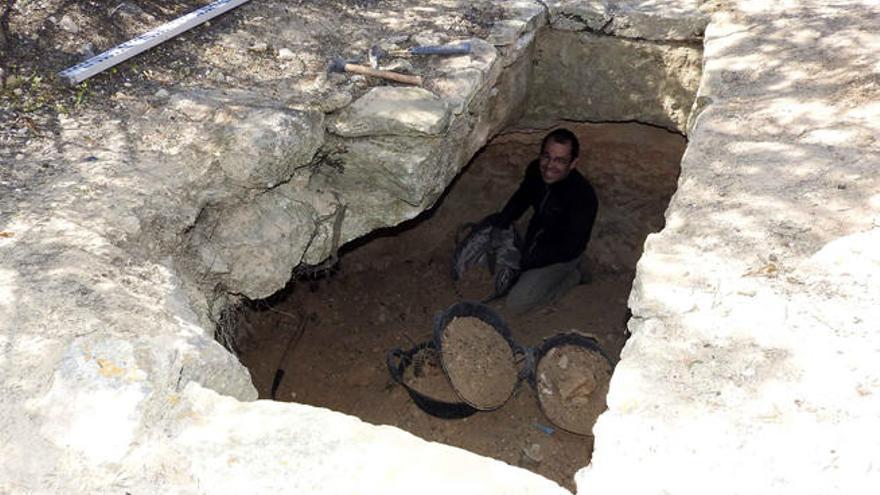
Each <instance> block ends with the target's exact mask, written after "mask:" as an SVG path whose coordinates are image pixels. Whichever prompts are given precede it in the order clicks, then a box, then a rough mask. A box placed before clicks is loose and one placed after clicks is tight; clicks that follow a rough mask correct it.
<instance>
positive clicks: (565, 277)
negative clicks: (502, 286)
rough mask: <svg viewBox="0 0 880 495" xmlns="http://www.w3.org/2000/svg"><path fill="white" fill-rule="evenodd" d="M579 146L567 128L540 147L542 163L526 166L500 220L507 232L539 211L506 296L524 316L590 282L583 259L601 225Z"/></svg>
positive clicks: (497, 222) (512, 307) (496, 222)
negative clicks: (529, 211) (596, 227)
mask: <svg viewBox="0 0 880 495" xmlns="http://www.w3.org/2000/svg"><path fill="white" fill-rule="evenodd" d="M579 154H580V144H579V143H578V139H577V136H575V135H574V133H573V132H571V131H569V130H568V129H556V130H554V131H552V132H550V133H549V134H547V136H545V137H544V140H543V141H542V142H541V153H540V155H538V158H537V159H536V160H534V161H532V162H531V163H530V164H529V165H528V167H526V172H525V177H524V178H523V180H522V182H521V183H520V185H519V188H518V189H517V190H516V192H515V193H513V196H512V197H511V198H510V200H509V201H508V202H507V204H506V205H505V206H504V209H503V210H501V212H500V213H499V214H497V215H496V216H495V219H494V220H493V224H494V226H496V227H499V228H506V227H508V226H510V224H511V223H513V222H515V221H516V220H517V219H519V218H520V217H521V216H522V214H523V213H524V212H525V211H526V210H527V209H528V208H529V207H530V206H531V207H532V208H533V210H534V212H533V215H532V218H531V220H530V221H529V226H528V229H527V230H526V236H525V240H524V243H523V245H522V249H521V256H522V257H521V261H520V268H521V270H522V272H521V275H520V277H519V279H518V280H517V282H516V284H515V285H514V286H513V287H512V288H511V289H510V292H509V293H508V295H507V301H506V304H507V307H508V308H509V309H510V310H511V311H513V312H514V313H524V312H526V311H529V310H530V309H533V308H535V307H538V306H541V305H544V304H548V303H551V302H553V301H555V300H557V299H559V298H560V297H562V296H563V295H564V294H565V293H566V292H567V291H568V290H569V289H571V288H572V287H574V286H575V285H578V284H579V283H581V281H582V280H583V281H586V280H587V279H588V274H586V273H585V272H583V271H582V269H581V267H580V265H581V257H582V254H583V252H584V250H585V249H586V247H587V242H588V241H589V239H590V233H591V232H592V230H593V223H594V222H595V221H596V212H597V209H598V200H597V198H596V191H595V190H594V189H593V186H592V185H591V184H590V183H589V182H588V181H587V179H585V178H584V176H583V175H581V173H580V172H579V171H577V170H575V167H577V164H578V156H579Z"/></svg>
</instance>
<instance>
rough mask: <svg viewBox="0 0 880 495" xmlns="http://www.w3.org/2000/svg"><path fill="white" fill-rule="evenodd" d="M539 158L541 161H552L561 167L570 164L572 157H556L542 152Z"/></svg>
mask: <svg viewBox="0 0 880 495" xmlns="http://www.w3.org/2000/svg"><path fill="white" fill-rule="evenodd" d="M538 159H539V160H541V163H552V164H553V165H559V166H560V167H567V166H568V164H570V163H571V158H570V157H565V156H557V157H554V158H550V155H548V154H546V153H541V154H540V155H538Z"/></svg>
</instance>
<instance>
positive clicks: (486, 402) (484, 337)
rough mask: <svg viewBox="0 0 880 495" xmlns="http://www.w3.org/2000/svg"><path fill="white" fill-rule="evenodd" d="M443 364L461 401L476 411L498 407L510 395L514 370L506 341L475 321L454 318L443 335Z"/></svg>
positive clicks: (515, 373) (484, 324)
mask: <svg viewBox="0 0 880 495" xmlns="http://www.w3.org/2000/svg"><path fill="white" fill-rule="evenodd" d="M441 348H442V350H443V364H444V366H445V368H446V373H447V374H448V375H449V379H450V381H451V382H452V383H453V384H455V388H456V390H457V391H458V393H459V395H460V396H461V398H462V399H463V400H464V401H465V402H467V403H468V404H471V405H473V406H474V407H476V408H477V409H483V410H489V409H495V408H497V407H500V406H501V405H502V404H504V402H506V401H507V399H508V398H509V397H510V394H511V393H512V392H513V388H514V386H515V385H516V380H517V370H516V363H515V360H514V355H513V351H512V349H511V347H510V344H509V343H508V342H507V340H506V339H505V338H504V337H503V336H502V335H501V334H499V333H498V332H497V331H496V330H495V329H494V328H493V327H492V326H491V325H489V324H488V323H486V322H484V321H483V320H481V319H479V318H475V317H469V316H468V317H456V318H453V320H452V321H451V322H450V323H449V325H447V326H446V329H445V330H444V332H443V337H442V344H441Z"/></svg>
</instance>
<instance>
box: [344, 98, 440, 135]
mask: <svg viewBox="0 0 880 495" xmlns="http://www.w3.org/2000/svg"><path fill="white" fill-rule="evenodd" d="M448 125H449V109H448V108H447V106H446V104H445V103H444V101H443V100H441V99H440V98H438V97H437V96H435V95H434V94H433V93H431V92H430V91H427V90H425V89H423V88H411V87H392V86H380V87H377V88H373V89H371V90H370V91H369V92H367V94H365V95H364V96H362V97H360V98H358V99H357V100H355V102H354V103H352V104H351V105H350V106H349V107H348V108H345V109H343V110H342V111H341V112H340V113H339V115H338V116H337V117H336V118H335V119H333V120H332V121H331V122H330V124H329V129H330V131H332V132H333V133H335V134H338V135H340V136H345V137H361V136H377V135H397V136H405V135H410V136H419V135H439V134H442V133H444V132H445V131H446V128H447V126H448Z"/></svg>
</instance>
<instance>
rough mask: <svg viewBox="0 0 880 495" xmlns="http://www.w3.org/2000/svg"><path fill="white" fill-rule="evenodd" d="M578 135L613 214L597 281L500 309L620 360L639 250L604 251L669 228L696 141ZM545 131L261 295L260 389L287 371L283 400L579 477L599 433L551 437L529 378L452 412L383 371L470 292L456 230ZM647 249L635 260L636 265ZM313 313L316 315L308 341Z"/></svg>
mask: <svg viewBox="0 0 880 495" xmlns="http://www.w3.org/2000/svg"><path fill="white" fill-rule="evenodd" d="M576 132H578V134H579V135H581V136H582V141H584V142H585V144H586V146H585V148H588V151H586V156H585V160H586V162H585V163H584V164H583V165H582V168H583V169H584V170H585V171H586V175H587V176H588V177H590V179H591V180H592V181H593V183H594V184H595V186H596V188H597V191H598V194H599V197H600V198H601V199H600V209H603V211H602V213H601V214H600V222H599V223H598V224H597V226H596V228H595V230H594V239H593V241H594V242H593V243H592V244H591V246H597V247H596V248H595V249H594V248H593V247H591V248H590V257H591V259H592V260H593V263H594V269H595V274H594V280H593V282H592V283H591V284H589V285H581V286H578V287H576V288H574V289H573V290H572V291H571V292H570V293H569V294H568V295H567V296H566V297H565V298H564V299H563V300H561V301H559V302H558V303H556V304H555V305H553V306H550V307H547V308H545V309H543V310H540V311H537V312H536V313H535V314H530V315H526V316H522V317H514V316H513V315H510V314H508V313H507V312H506V310H505V308H504V307H503V305H502V304H498V303H492V307H493V308H495V309H497V310H498V311H499V313H500V314H501V316H502V318H503V319H504V320H505V321H506V322H507V323H508V325H509V327H510V329H511V331H512V334H513V338H514V339H515V340H516V341H517V342H519V343H520V344H522V345H525V346H536V345H538V344H539V343H540V342H541V341H542V340H543V339H544V338H546V337H550V336H552V335H554V334H557V333H559V332H562V331H567V330H571V329H577V330H579V331H582V332H587V333H593V334H595V335H596V336H597V337H598V339H599V341H600V342H601V344H602V346H603V348H604V349H606V350H607V351H608V353H609V354H610V355H612V356H617V355H619V353H620V349H621V347H622V345H623V343H624V330H625V327H626V318H627V307H626V298H627V295H628V293H629V290H630V283H631V281H632V276H633V270H634V266H633V265H631V264H630V265H628V266H627V265H626V264H625V262H620V261H618V260H619V259H627V258H629V257H631V256H629V257H624V258H615V257H613V256H607V255H606V254H605V253H601V252H593V251H595V250H596V249H599V247H601V246H610V245H616V246H618V248H619V250H621V251H626V250H627V249H628V248H627V247H626V246H627V245H630V244H631V245H635V246H639V248H640V246H641V243H642V242H643V240H644V236H645V235H646V234H647V232H648V231H650V230H656V229H658V228H659V227H660V226H662V222H663V209H664V207H665V203H666V202H668V200H669V195H671V193H672V190H673V189H672V188H674V184H675V177H676V175H677V170H678V160H679V159H680V157H681V153H682V152H683V150H684V139H682V138H681V137H680V136H677V135H675V134H671V133H668V132H666V131H662V130H658V129H653V128H650V127H647V126H638V125H593V126H591V125H585V126H580V127H578V128H577V131H576ZM539 139H540V134H510V135H506V136H504V137H502V138H500V139H499V140H497V141H496V144H494V145H490V146H488V147H487V148H486V149H485V150H484V151H483V152H482V153H481V154H480V155H478V157H477V158H476V159H475V160H474V161H473V162H472V163H471V164H470V165H469V167H468V168H467V169H466V171H465V172H464V173H463V174H462V176H461V177H459V178H458V179H457V181H456V183H455V184H454V185H453V187H452V188H451V190H450V191H449V193H448V194H447V195H446V197H445V198H444V199H443V200H442V202H441V203H440V205H439V206H438V207H437V208H436V209H435V210H433V211H432V212H431V213H429V214H428V215H425V218H424V219H421V221H419V222H413V223H412V224H411V225H408V226H406V228H404V229H399V230H395V231H389V232H386V233H385V234H384V235H383V236H376V237H374V238H373V239H372V240H369V241H368V242H364V243H361V244H360V245H358V246H357V247H353V248H351V247H350V248H349V251H348V252H347V253H346V254H344V255H343V256H342V260H341V262H340V265H339V270H338V271H336V272H335V273H333V274H332V275H331V276H329V277H326V278H323V279H320V280H314V281H312V282H309V281H298V282H297V281H294V282H292V283H291V287H290V288H289V290H288V291H287V293H285V294H279V295H278V296H277V299H278V300H277V301H268V302H261V303H257V304H255V307H256V308H257V309H258V310H257V311H249V312H245V313H244V314H243V315H242V322H241V328H242V330H243V331H244V332H246V333H247V338H246V339H245V340H244V341H243V355H242V360H243V362H244V364H245V365H246V366H248V367H249V368H250V370H251V373H252V375H253V381H254V384H255V386H256V387H257V389H258V390H259V392H260V395H261V397H269V395H270V390H271V387H272V382H273V378H274V376H275V372H276V369H277V368H278V367H279V366H280V367H281V368H283V369H284V370H285V375H284V376H285V377H284V379H283V381H282V382H281V384H280V386H279V388H278V390H277V400H283V401H296V402H302V403H305V404H312V405H320V406H324V407H328V408H331V409H334V410H337V411H342V412H346V413H350V414H354V415H357V416H359V417H360V418H362V419H364V420H366V421H368V422H371V423H376V424H391V425H395V426H399V427H401V428H403V429H405V430H408V431H410V432H413V433H415V434H416V435H419V436H421V437H423V438H425V439H428V440H433V441H439V442H443V443H448V444H451V445H455V446H459V447H462V448H465V449H468V450H471V451H474V452H477V453H480V454H484V455H487V456H490V457H494V458H497V459H501V460H503V461H505V462H507V463H510V464H514V465H520V466H523V467H527V468H529V469H532V470H534V471H535V472H538V473H540V474H542V475H544V476H546V477H548V478H550V479H552V480H554V481H557V482H558V483H560V484H562V485H563V486H566V487H568V488H570V489H571V488H573V479H572V477H573V475H574V472H575V471H576V470H577V469H579V468H580V467H582V466H584V465H586V464H587V463H588V462H589V459H590V454H591V451H592V437H589V436H578V435H574V434H571V433H567V432H565V431H561V430H559V429H558V428H556V429H555V431H554V432H553V433H547V432H545V431H544V430H545V427H546V426H551V423H550V422H549V421H548V420H547V418H546V417H545V416H544V415H543V414H542V413H541V411H540V409H539V406H538V402H537V400H536V397H535V392H534V391H533V390H532V389H531V388H530V387H529V386H528V385H525V386H523V387H521V388H520V389H519V390H518V392H517V393H516V394H515V395H514V397H513V398H512V399H511V400H510V401H509V402H508V403H507V404H505V405H504V406H503V407H501V408H500V409H498V410H495V411H492V412H481V413H478V414H476V415H474V416H471V417H469V418H466V419H460V420H442V419H437V418H433V417H431V416H429V415H427V414H425V413H424V412H422V411H421V410H420V409H418V407H417V406H415V405H414V404H413V402H412V401H411V400H410V399H409V396H408V395H407V393H406V391H405V390H404V389H403V388H402V387H400V386H396V385H395V384H394V383H393V381H392V380H391V379H390V377H389V374H388V371H387V369H386V366H385V353H386V352H387V351H388V350H390V349H392V348H403V349H409V348H411V347H412V346H413V345H414V344H415V343H420V342H423V341H426V340H428V339H430V338H431V331H432V321H433V317H434V314H435V313H436V312H437V311H439V310H441V309H444V308H446V307H448V306H449V305H451V304H454V303H456V302H458V301H459V300H460V297H459V295H458V294H457V293H456V291H455V287H454V285H453V283H452V281H451V278H450V276H449V272H450V261H451V253H452V251H453V247H454V233H455V228H456V226H458V225H459V224H460V223H462V222H465V221H473V220H476V219H479V218H481V217H482V216H484V215H486V214H488V213H490V212H492V211H493V209H497V208H499V207H500V205H502V204H503V202H504V201H505V200H506V199H507V197H508V196H509V195H510V194H511V193H512V191H513V189H514V188H515V187H516V184H517V182H518V180H519V179H520V176H521V174H522V170H523V169H522V167H523V165H522V164H523V163H526V162H527V161H528V160H529V159H530V158H531V157H533V156H535V155H536V150H537V146H538V145H537V141H538V140H539ZM622 184H623V185H625V186H628V187H629V189H627V187H625V186H622ZM622 204H629V205H630V206H629V207H630V208H631V209H632V212H633V213H634V214H632V215H630V220H629V223H624V222H622V221H621V220H620V219H621V218H622V217H621V216H620V215H619V214H618V210H620V208H621V206H620V205H622ZM633 205H637V206H633ZM636 213H638V214H636ZM612 227H614V228H612ZM639 237H640V238H639ZM633 254H635V253H633ZM636 258H637V256H636V257H631V259H632V260H633V262H634V260H635V259H636ZM603 260H606V261H603ZM303 315H308V316H307V317H308V320H307V321H306V323H305V326H304V333H303V334H302V337H298V335H299V331H300V328H303V327H301V322H302V321H303V319H302V318H303ZM291 339H293V342H292V344H291V345H290V351H289V352H288V353H287V356H286V358H285V359H282V356H283V354H284V353H285V349H286V348H287V345H288V344H287V343H288V342H289V341H291ZM536 459H540V461H537V460H536Z"/></svg>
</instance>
